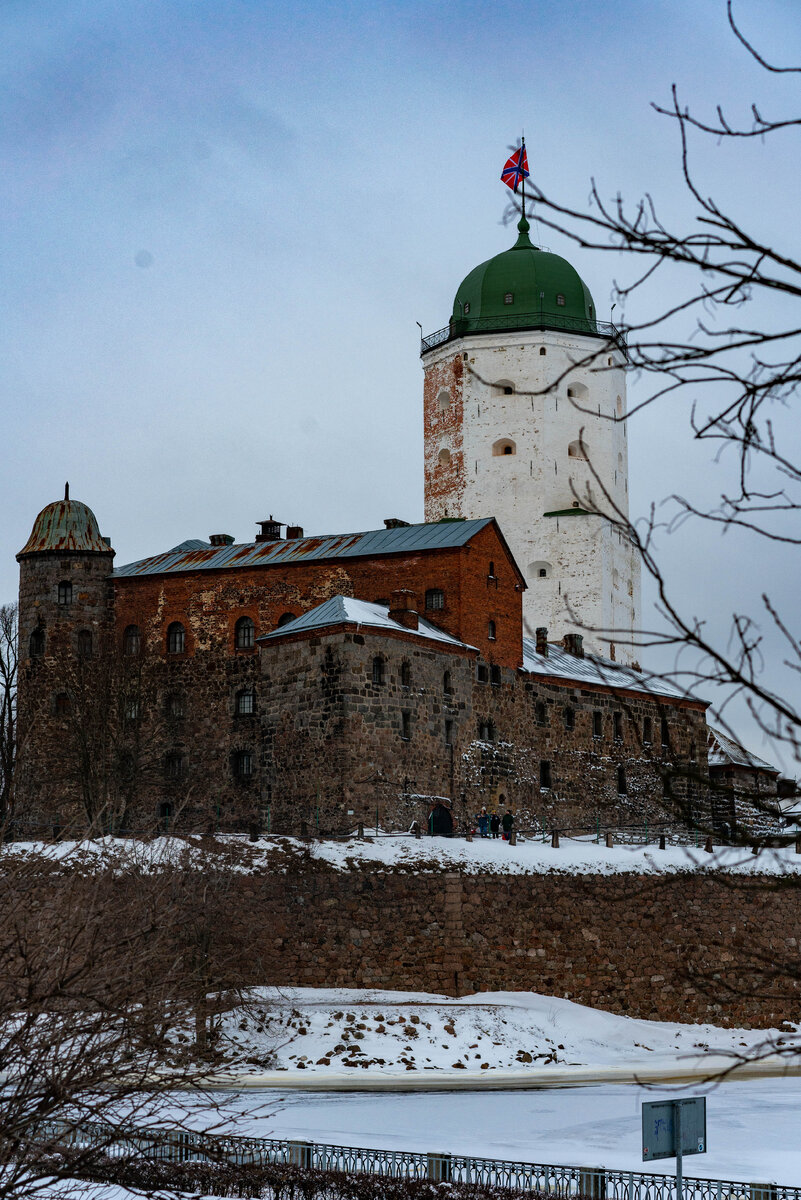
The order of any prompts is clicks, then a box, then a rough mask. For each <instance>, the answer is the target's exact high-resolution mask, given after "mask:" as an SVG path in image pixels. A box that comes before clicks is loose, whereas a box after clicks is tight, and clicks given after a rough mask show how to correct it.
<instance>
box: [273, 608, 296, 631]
mask: <svg viewBox="0 0 801 1200" xmlns="http://www.w3.org/2000/svg"><path fill="white" fill-rule="evenodd" d="M294 620H295V614H294V613H291V612H285V613H281V616H280V617H279V618H278V620H277V621H276V623H275V628H276V629H281V627H282V626H284V625H288V624H289V622H290V621H294Z"/></svg>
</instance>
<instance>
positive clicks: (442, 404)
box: [437, 388, 451, 412]
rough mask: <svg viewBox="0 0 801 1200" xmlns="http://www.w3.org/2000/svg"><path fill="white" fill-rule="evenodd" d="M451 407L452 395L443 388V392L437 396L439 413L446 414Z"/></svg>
mask: <svg viewBox="0 0 801 1200" xmlns="http://www.w3.org/2000/svg"><path fill="white" fill-rule="evenodd" d="M450 406H451V394H450V392H448V391H445V389H444V388H443V390H442V391H441V392H440V393H439V395H438V396H437V410H438V411H439V412H445V411H446V410H447V409H448V408H450Z"/></svg>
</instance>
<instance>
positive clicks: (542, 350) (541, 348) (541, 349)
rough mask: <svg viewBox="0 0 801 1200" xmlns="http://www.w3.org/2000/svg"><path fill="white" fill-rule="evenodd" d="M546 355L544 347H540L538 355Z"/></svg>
mask: <svg viewBox="0 0 801 1200" xmlns="http://www.w3.org/2000/svg"><path fill="white" fill-rule="evenodd" d="M547 353H548V351H547V350H546V349H545V347H544V346H540V354H547Z"/></svg>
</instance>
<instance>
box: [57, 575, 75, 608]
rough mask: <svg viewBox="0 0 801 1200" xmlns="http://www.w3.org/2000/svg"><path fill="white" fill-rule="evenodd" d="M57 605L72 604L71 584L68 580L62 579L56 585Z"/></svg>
mask: <svg viewBox="0 0 801 1200" xmlns="http://www.w3.org/2000/svg"><path fill="white" fill-rule="evenodd" d="M58 602H59V604H65V605H66V604H72V584H71V583H70V581H69V579H62V580H61V582H60V583H59V585H58Z"/></svg>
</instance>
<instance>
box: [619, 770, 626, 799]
mask: <svg viewBox="0 0 801 1200" xmlns="http://www.w3.org/2000/svg"><path fill="white" fill-rule="evenodd" d="M627 791H628V788H627V787H626V768H625V767H618V769H617V794H618V795H619V796H625V795H626V792H627Z"/></svg>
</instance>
